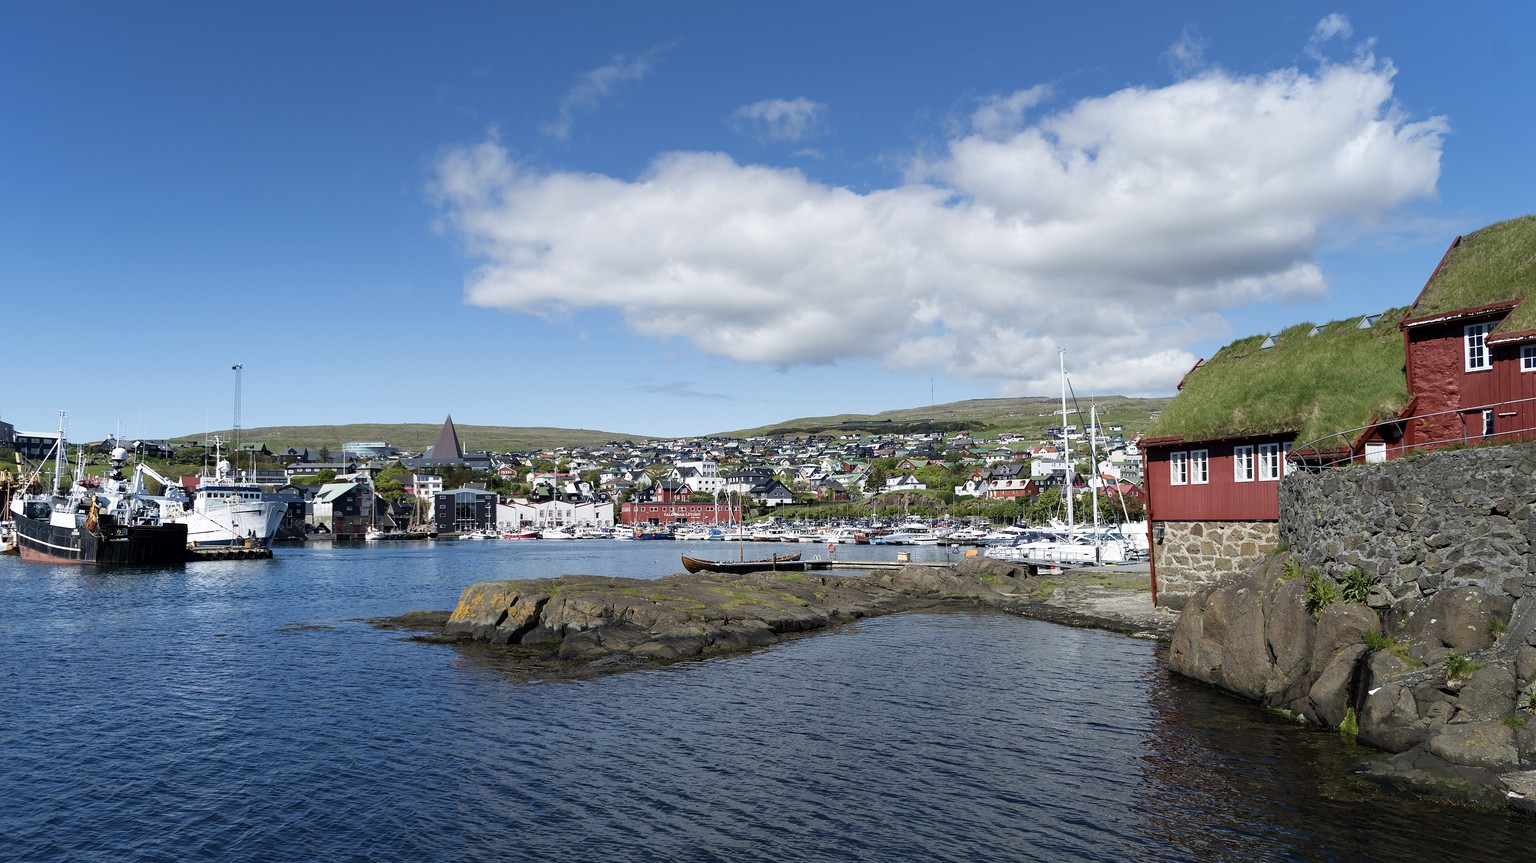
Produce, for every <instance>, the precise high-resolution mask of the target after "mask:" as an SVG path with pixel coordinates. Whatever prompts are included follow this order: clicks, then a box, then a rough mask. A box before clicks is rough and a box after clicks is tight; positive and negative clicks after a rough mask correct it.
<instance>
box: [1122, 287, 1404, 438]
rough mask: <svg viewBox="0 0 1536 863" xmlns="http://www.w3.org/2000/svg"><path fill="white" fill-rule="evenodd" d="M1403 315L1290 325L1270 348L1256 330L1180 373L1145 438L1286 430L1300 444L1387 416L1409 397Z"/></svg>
mask: <svg viewBox="0 0 1536 863" xmlns="http://www.w3.org/2000/svg"><path fill="white" fill-rule="evenodd" d="M1404 312H1405V310H1404V309H1400V308H1399V309H1392V310H1389V311H1387V312H1386V313H1384V314H1382V315H1381V317H1380V318H1379V319H1378V320H1377V321H1376V322H1375V324H1374V325H1373V326H1371V327H1370V328H1369V329H1363V330H1362V329H1360V328H1359V324H1360V322H1361V319H1360V318H1351V319H1349V320H1344V321H1334V322H1333V323H1330V324H1324V325H1323V326H1321V327H1314V326H1313V325H1312V324H1310V323H1304V324H1297V325H1296V326H1293V327H1290V328H1288V329H1286V330H1284V331H1282V332H1280V333H1277V334H1276V335H1275V337H1274V338H1275V344H1274V346H1273V347H1270V348H1261V347H1260V345H1262V344H1263V343H1264V340H1265V338H1266V337H1265V336H1262V335H1260V336H1249V337H1247V338H1244V339H1238V340H1237V341H1235V342H1233V343H1232V344H1230V345H1227V346H1226V347H1224V348H1222V349H1221V350H1219V351H1217V352H1216V355H1215V356H1213V357H1211V358H1210V359H1209V360H1207V361H1206V362H1205V363H1203V364H1201V365H1200V366H1199V367H1197V368H1195V369H1193V370H1192V371H1190V373H1189V374H1188V375H1187V376H1185V378H1184V387H1183V389H1182V390H1181V391H1180V393H1179V394H1178V396H1177V397H1175V398H1174V400H1173V401H1172V402H1170V403H1169V405H1168V407H1167V409H1165V410H1164V411H1163V413H1162V415H1161V416H1159V417H1158V418H1157V420H1156V421H1154V422H1153V424H1152V426H1151V428H1149V429H1148V430H1147V434H1146V436H1147V438H1181V439H1183V440H1185V441H1192V442H1193V441H1208V440H1217V439H1220V438H1229V437H1245V436H1250V435H1267V434H1280V433H1288V432H1290V433H1295V435H1296V440H1297V442H1298V443H1307V442H1311V441H1313V440H1316V439H1318V438H1321V437H1324V436H1326V435H1330V434H1334V433H1336V432H1343V431H1349V430H1351V429H1356V428H1360V427H1362V426H1365V425H1368V424H1369V423H1371V422H1374V421H1376V420H1379V419H1381V418H1383V417H1386V416H1389V415H1392V414H1395V413H1397V412H1398V411H1400V410H1401V409H1402V408H1403V406H1404V405H1406V404H1407V403H1408V381H1407V378H1406V376H1405V375H1404V373H1403V336H1402V333H1401V332H1400V331H1399V330H1398V327H1397V325H1398V322H1399V321H1401V320H1402V319H1403V314H1404ZM1314 329H1316V330H1317V333H1316V335H1313V334H1312V333H1313V330H1314Z"/></svg>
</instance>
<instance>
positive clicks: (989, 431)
mask: <svg viewBox="0 0 1536 863" xmlns="http://www.w3.org/2000/svg"><path fill="white" fill-rule="evenodd" d="M1168 401H1169V400H1168V399H1165V398H1156V399H1135V398H1126V397H1124V396H1094V397H1089V396H1082V397H1079V398H1078V403H1079V404H1080V405H1081V407H1082V409H1083V411H1084V413H1085V414H1086V413H1087V410H1088V405H1089V403H1090V402H1091V403H1093V404H1096V405H1098V406H1099V422H1100V424H1102V425H1104V426H1111V425H1120V426H1124V427H1125V433H1126V434H1127V435H1128V436H1129V435H1133V434H1136V433H1139V432H1141V431H1143V430H1144V429H1145V428H1146V427H1147V425H1148V424H1149V423H1150V422H1151V420H1152V418H1153V417H1154V416H1156V415H1157V412H1158V411H1160V410H1162V409H1163V408H1164V407H1165V406H1167V404H1168ZM1059 409H1060V402H1059V400H1056V399H1051V398H1048V397H1035V398H1010V399H972V400H969V401H962V402H952V403H950V404H942V405H930V406H928V407H921V408H904V409H900V410H891V411H884V412H882V413H878V414H873V415H871V414H841V415H838V416H832V417H807V418H804V419H796V420H788V421H786V422H781V423H776V424H774V425H771V426H761V427H759V428H755V429H743V430H739V431H731V432H716V433H713V434H709V433H700V434H697V435H691V436H692V437H731V438H749V437H755V436H758V435H768V434H782V435H785V436H786V437H793V436H804V435H807V434H837V433H842V432H847V431H854V432H857V433H860V434H897V433H905V432H909V431H922V430H925V429H934V430H945V431H956V430H959V429H966V430H968V431H970V432H971V434H973V435H975V436H976V437H977V438H989V437H995V436H996V435H998V434H1000V433H1002V432H1014V433H1017V434H1024V435H1029V436H1032V437H1038V436H1039V434H1040V432H1041V431H1042V430H1043V429H1045V428H1047V427H1049V426H1054V425H1057V424H1058V423H1059V422H1060V418H1059V416H1058V415H1057V413H1056V412H1057V411H1058V410H1059ZM886 420H889V421H890V422H888V423H887V422H885V421H886ZM1085 421H1086V416H1085V417H1083V418H1078V417H1075V416H1074V417H1073V418H1072V420H1071V422H1074V423H1078V424H1081V423H1083V422H1085ZM848 422H853V423H857V424H856V425H852V426H848V425H844V423H848ZM454 425H455V428H457V429H458V432H459V442H460V443H461V444H462V445H463V446H464V448H465V449H470V450H490V451H492V452H527V451H536V450H543V449H553V448H556V447H562V446H601V445H602V444H606V443H608V442H609V441H633V442H639V441H642V440H670V439H671V438H668V437H665V436H661V435H649V436H648V435H639V434H631V433H622V432H607V431H594V430H590V429H562V428H551V427H543V426H538V427H511V426H476V425H464V424H459V423H455V424H454ZM442 427H443V426H442V423H394V424H391V423H360V424H354V425H340V426H321V425H316V426H264V427H259V428H247V429H241V431H240V438H241V440H243V441H247V442H251V441H260V442H261V443H264V444H266V445H267V448H268V449H270V450H271V451H272V452H274V453H276V452H280V451H282V450H285V449H288V448H289V447H295V448H306V447H307V448H308V449H310V450H312V451H318V450H319V449H320V448H321V447H325V448H327V449H329V450H330V451H331V452H332V453H335V454H337V455H339V454H340V453H341V445H342V444H344V443H347V442H348V441H384V442H385V443H388V444H389V445H391V446H394V447H398V448H401V449H406V450H412V451H418V452H419V451H421V450H425V449H426V448H427V447H429V446H431V445H432V444H433V443H435V442H436V441H437V434H438V432H439V431H441V430H442ZM215 434H217V435H221V436H222V437H223V438H224V439H225V440H230V439H231V437H232V435H233V433H232V432H231V431H230V430H227V429H225V430H221V431H212V432H207V433H198V434H194V435H180V436H177V437H175V438H172V440H186V439H198V440H201V439H203V438H207V437H212V436H213V435H215Z"/></svg>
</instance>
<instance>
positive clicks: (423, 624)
mask: <svg viewBox="0 0 1536 863" xmlns="http://www.w3.org/2000/svg"><path fill="white" fill-rule="evenodd" d="M940 607H957V608H958V607H981V608H994V609H999V610H1002V611H1006V612H1009V613H1013V614H1018V615H1020V616H1023V617H1029V618H1033V619H1039V620H1046V621H1050V622H1053V623H1060V624H1064V625H1068V626H1080V627H1091V628H1097V629H1105V630H1109V631H1113V632H1120V633H1124V634H1127V635H1132V636H1136V637H1142V638H1155V639H1161V640H1167V639H1168V638H1169V637H1170V636H1171V635H1172V632H1173V628H1174V624H1175V621H1176V620H1177V614H1176V613H1174V612H1171V611H1169V610H1167V609H1157V608H1154V607H1153V605H1152V601H1151V594H1150V588H1149V583H1148V580H1147V576H1146V569H1145V567H1141V568H1126V567H1120V568H1114V569H1109V568H1098V569H1083V570H1073V571H1070V572H1067V573H1063V574H1057V575H1037V574H1035V573H1034V572H1033V570H1032V569H1030V568H1028V567H1025V566H1021V565H1017V564H1012V563H1008V562H1005V561H997V560H991V559H989V558H970V559H967V560H965V561H962V562H960V563H959V564H957V565H956V566H954V567H952V568H951V567H933V566H927V565H920V564H914V565H912V566H907V567H903V568H901V569H897V570H886V571H877V572H871V573H869V574H867V575H834V574H829V573H822V572H805V573H802V572H756V573H747V574H741V575H727V574H717V573H707V572H704V573H693V574H687V573H679V574H676V575H670V576H666V577H664V578H660V579H654V580H651V579H633V578H616V577H604V576H593V575H565V576H561V577H559V578H552V579H529V580H512V581H492V582H481V583H478V584H473V585H470V586H469V587H467V588H465V590H464V592H463V594H462V595H461V596H460V598H459V603H458V607H457V608H455V609H454V610H453V611H452V612H429V611H414V612H409V613H407V614H404V615H400V616H398V617H392V618H383V619H379V620H375V621H373V623H374V624H375V625H378V626H383V627H389V628H398V629H408V630H417V631H423V632H426V633H429V634H423V635H418V636H416V637H417V638H418V639H420V640H425V641H434V642H452V643H461V644H465V645H472V646H475V647H476V648H478V649H480V650H481V651H482V653H481V655H482V657H483V658H488V659H491V660H493V661H497V662H499V663H500V664H501V665H503V666H504V667H505V668H507V669H508V670H511V671H515V672H520V673H523V674H525V675H528V676H537V677H539V678H541V679H547V678H550V677H582V676H591V675H593V674H605V673H613V672H618V671H625V670H631V669H636V668H646V667H653V666H655V665H658V664H662V663H667V662H675V661H679V660H685V659H692V658H697V657H706V656H718V655H724V654H729V653H735V652H740V651H744V650H751V649H755V648H760V647H765V646H768V645H771V644H774V643H776V642H778V641H781V640H784V639H787V638H794V637H798V636H801V635H804V634H807V633H811V632H817V631H820V630H823V629H826V628H828V627H831V626H837V625H840V624H844V623H849V622H852V621H856V620H859V619H862V618H865V617H875V616H879V615H884V614H892V613H896V612H902V611H916V610H923V609H931V608H940Z"/></svg>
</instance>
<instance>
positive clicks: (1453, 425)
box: [1386, 216, 1536, 455]
mask: <svg viewBox="0 0 1536 863" xmlns="http://www.w3.org/2000/svg"><path fill="white" fill-rule="evenodd" d="M1402 329H1403V337H1404V340H1405V345H1406V351H1407V358H1408V369H1407V372H1408V391H1409V392H1410V393H1412V394H1413V401H1412V402H1411V403H1410V404H1409V405H1408V408H1407V409H1406V410H1405V411H1404V412H1403V415H1402V417H1401V419H1402V420H1403V422H1402V423H1401V428H1402V439H1401V441H1400V442H1394V443H1393V445H1392V446H1391V447H1390V449H1388V451H1387V453H1386V454H1387V455H1392V454H1395V451H1396V450H1397V448H1398V447H1403V448H1415V447H1423V446H1425V445H1426V444H1433V443H1437V442H1446V441H1450V442H1467V443H1475V442H1484V441H1487V440H1489V439H1493V440H1497V441H1500V442H1508V441H1512V440H1529V439H1531V438H1532V437H1536V434H1533V433H1532V430H1533V429H1536V216H1526V217H1523V218H1520V219H1513V220H1510V221H1507V222H1500V223H1498V224H1495V225H1490V226H1488V227H1486V228H1483V229H1482V230H1480V231H1476V232H1474V233H1471V234H1467V235H1465V236H1461V237H1457V238H1456V240H1455V241H1454V242H1452V243H1451V247H1450V248H1449V249H1447V250H1446V252H1445V255H1444V257H1442V258H1441V259H1440V263H1439V265H1438V266H1436V267H1435V271H1434V273H1433V274H1432V275H1431V276H1430V277H1429V281H1428V282H1427V283H1425V285H1424V289H1423V290H1422V291H1420V292H1419V297H1418V299H1417V300H1415V301H1414V304H1413V306H1412V308H1410V309H1409V310H1408V315H1407V318H1406V319H1405V320H1404V321H1403V323H1402Z"/></svg>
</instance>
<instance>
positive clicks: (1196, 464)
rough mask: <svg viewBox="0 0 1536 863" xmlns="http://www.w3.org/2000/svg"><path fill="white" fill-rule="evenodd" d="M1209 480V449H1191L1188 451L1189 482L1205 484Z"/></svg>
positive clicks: (1191, 483)
mask: <svg viewBox="0 0 1536 863" xmlns="http://www.w3.org/2000/svg"><path fill="white" fill-rule="evenodd" d="M1210 481H1211V451H1210V450H1205V449H1192V450H1190V451H1189V484H1190V485H1206V484H1207V483H1209V482H1210Z"/></svg>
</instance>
